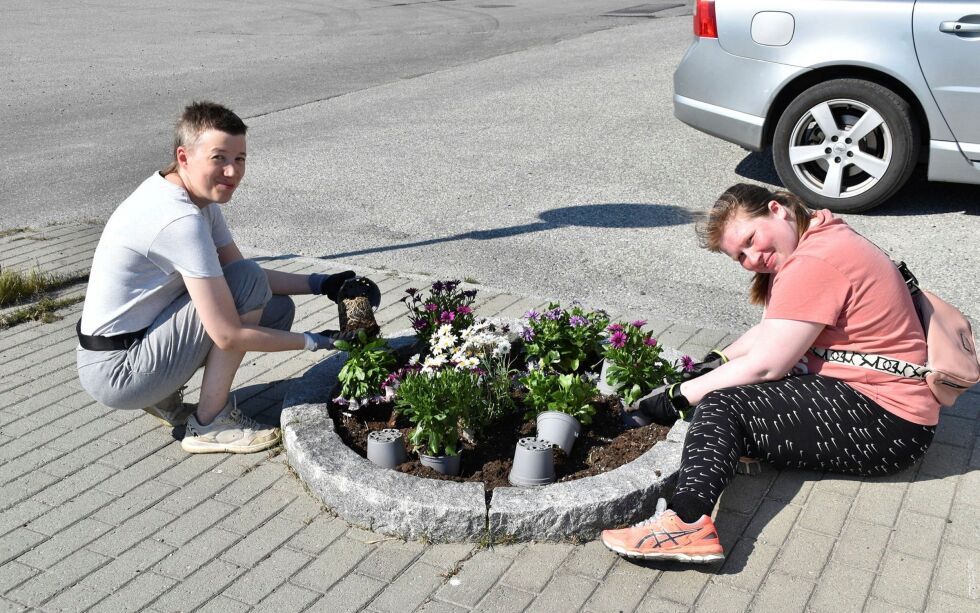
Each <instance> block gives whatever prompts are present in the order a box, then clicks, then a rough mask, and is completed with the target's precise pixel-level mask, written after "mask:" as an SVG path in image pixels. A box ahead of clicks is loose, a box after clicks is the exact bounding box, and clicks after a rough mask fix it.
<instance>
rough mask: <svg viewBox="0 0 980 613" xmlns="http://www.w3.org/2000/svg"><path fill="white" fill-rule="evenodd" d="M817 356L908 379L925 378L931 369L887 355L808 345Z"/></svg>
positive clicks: (828, 360) (829, 360)
mask: <svg viewBox="0 0 980 613" xmlns="http://www.w3.org/2000/svg"><path fill="white" fill-rule="evenodd" d="M810 351H812V352H813V354H814V355H816V356H817V357H818V358H822V359H824V360H826V361H827V362H835V363H837V364H849V365H851V366H857V367H858V368H867V369H868V370H877V371H878V372H883V373H887V374H889V375H895V376H896V377H906V378H908V379H925V378H926V375H928V374H929V373H930V372H932V371H931V370H929V369H928V368H926V367H925V366H920V365H919V364H913V363H911V362H906V361H905V360H899V359H897V358H891V357H888V356H887V355H878V354H875V353H861V352H860V351H844V350H841V349H826V348H824V347H810Z"/></svg>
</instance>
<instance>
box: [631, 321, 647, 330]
mask: <svg viewBox="0 0 980 613" xmlns="http://www.w3.org/2000/svg"><path fill="white" fill-rule="evenodd" d="M630 325H631V326H633V327H634V328H636V329H640V328H642V327H643V326H645V325H647V320H645V319H637V320H636V321H631V322H630Z"/></svg>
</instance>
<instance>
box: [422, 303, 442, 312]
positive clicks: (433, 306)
mask: <svg viewBox="0 0 980 613" xmlns="http://www.w3.org/2000/svg"><path fill="white" fill-rule="evenodd" d="M425 310H426V311H428V312H430V313H431V312H433V311H438V310H439V306H438V305H436V303H434V302H427V303H425Z"/></svg>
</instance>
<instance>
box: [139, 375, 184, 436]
mask: <svg viewBox="0 0 980 613" xmlns="http://www.w3.org/2000/svg"><path fill="white" fill-rule="evenodd" d="M185 387H187V386H186V385H182V386H181V387H180V389H179V390H177V391H176V392H174V393H173V394H170V395H169V396H167V397H166V398H164V399H163V400H161V401H160V402H158V403H156V404H151V405H150V406H148V407H143V410H144V411H146V412H147V413H148V414H150V415H152V416H153V417H156V418H157V419H158V420H159V421H160V423H162V424H163V425H165V426H167V427H168V428H175V427H177V426H183V425H184V424H185V423H187V417H188V416H189V415H190V414H191V413H193V412H194V409H195V408H196V407H195V406H194V405H193V404H184V388H185Z"/></svg>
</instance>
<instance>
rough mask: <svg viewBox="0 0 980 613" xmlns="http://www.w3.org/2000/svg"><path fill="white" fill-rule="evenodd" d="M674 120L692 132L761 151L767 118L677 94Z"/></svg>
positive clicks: (675, 96) (675, 95)
mask: <svg viewBox="0 0 980 613" xmlns="http://www.w3.org/2000/svg"><path fill="white" fill-rule="evenodd" d="M674 117H676V118H678V119H680V120H681V121H683V122H684V123H686V124H687V125H689V126H691V127H693V128H697V129H698V130H701V131H702V132H706V133H708V134H710V135H712V136H717V137H718V138H721V139H724V140H727V141H729V142H732V143H735V144H736V145H741V146H742V147H745V148H746V149H751V150H753V151H759V150H761V149H762V145H763V143H762V141H763V128H764V126H765V124H766V118H765V117H758V116H756V115H750V114H749V113H742V112H739V111H733V110H732V109H726V108H725V107H722V106H718V105H715V104H708V103H707V102H700V101H698V100H693V99H691V98H686V97H684V96H681V95H678V94H674Z"/></svg>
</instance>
